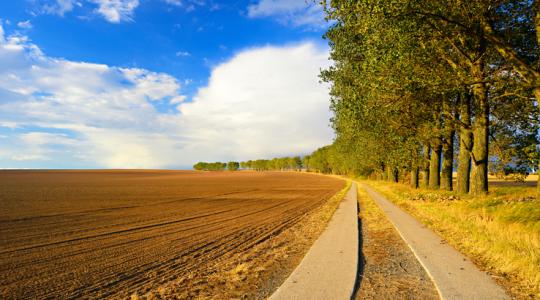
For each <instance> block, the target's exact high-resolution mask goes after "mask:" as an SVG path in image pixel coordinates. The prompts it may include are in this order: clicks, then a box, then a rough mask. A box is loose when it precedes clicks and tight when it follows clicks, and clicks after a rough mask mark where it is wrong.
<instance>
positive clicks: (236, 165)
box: [227, 161, 240, 171]
mask: <svg viewBox="0 0 540 300" xmlns="http://www.w3.org/2000/svg"><path fill="white" fill-rule="evenodd" d="M239 168H240V163H238V162H237V161H230V162H228V163H227V169H228V170H229V171H238V169H239Z"/></svg>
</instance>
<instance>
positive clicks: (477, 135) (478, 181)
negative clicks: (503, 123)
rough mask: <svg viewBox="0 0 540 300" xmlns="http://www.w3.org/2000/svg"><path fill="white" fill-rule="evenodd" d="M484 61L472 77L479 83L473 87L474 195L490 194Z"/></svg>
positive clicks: (473, 69)
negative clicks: (474, 105)
mask: <svg viewBox="0 0 540 300" xmlns="http://www.w3.org/2000/svg"><path fill="white" fill-rule="evenodd" d="M483 68H484V66H483V59H479V60H478V61H477V62H475V63H474V64H473V67H472V75H473V78H474V80H475V81H476V82H477V83H476V84H474V85H473V94H474V98H475V104H476V117H475V122H474V125H473V140H474V143H473V148H472V157H471V158H472V162H473V164H472V176H471V193H472V194H474V195H480V194H485V193H487V192H488V158H489V102H488V96H487V88H486V84H485V83H484V82H483V80H484V70H483Z"/></svg>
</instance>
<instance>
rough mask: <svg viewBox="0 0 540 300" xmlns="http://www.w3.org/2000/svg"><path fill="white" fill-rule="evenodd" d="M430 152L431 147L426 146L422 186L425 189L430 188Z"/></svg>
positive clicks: (423, 154) (423, 159)
mask: <svg viewBox="0 0 540 300" xmlns="http://www.w3.org/2000/svg"><path fill="white" fill-rule="evenodd" d="M430 151H431V147H430V145H429V144H427V145H424V149H423V153H422V182H421V185H420V186H421V187H422V188H425V189H427V188H428V187H429V160H430V159H431V156H430Z"/></svg>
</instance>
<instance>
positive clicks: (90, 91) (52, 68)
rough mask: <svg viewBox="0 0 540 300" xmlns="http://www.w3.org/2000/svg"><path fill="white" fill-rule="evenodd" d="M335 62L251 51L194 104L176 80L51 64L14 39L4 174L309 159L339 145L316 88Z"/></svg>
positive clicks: (3, 74) (1, 93)
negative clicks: (39, 168)
mask: <svg viewBox="0 0 540 300" xmlns="http://www.w3.org/2000/svg"><path fill="white" fill-rule="evenodd" d="M0 30H2V27H1V26H0ZM2 31H3V30H2ZM2 31H0V32H2ZM327 56H328V53H327V50H326V49H323V48H320V47H318V46H316V45H315V44H312V43H309V42H306V43H301V44H297V45H291V46H286V47H271V46H267V47H262V48H253V49H247V50H245V51H242V52H240V53H238V54H237V55H236V56H235V57H233V58H232V59H230V60H229V61H227V62H225V63H223V64H221V65H219V66H217V67H215V68H214V69H213V70H212V73H211V77H210V79H209V83H208V85H207V86H206V87H203V88H201V89H199V91H198V92H197V93H196V95H195V97H194V98H193V99H192V100H193V101H192V102H186V101H185V96H184V95H182V93H181V84H180V83H179V81H178V80H177V79H175V78H174V77H172V76H170V75H167V74H163V73H156V72H151V71H149V70H144V69H134V68H129V69H126V68H117V67H112V66H107V65H102V64H90V63H84V62H73V61H67V60H63V59H57V58H51V57H48V56H46V55H44V54H43V53H41V51H39V48H38V47H37V46H35V45H33V44H31V43H29V42H28V40H27V39H26V38H24V37H20V36H19V37H14V36H7V37H6V38H5V39H4V40H3V41H2V42H0V99H2V100H1V101H0V120H2V122H1V123H0V127H2V128H4V129H2V134H3V135H8V136H9V137H8V138H7V139H4V140H5V141H9V143H8V145H7V146H3V147H2V148H3V150H2V153H1V154H0V167H10V166H13V165H16V166H19V167H32V166H35V164H36V163H38V162H43V161H46V162H47V164H48V165H47V166H50V167H63V166H66V165H74V164H75V165H77V166H79V167H106V168H166V167H178V166H190V165H192V164H193V163H194V162H196V161H199V160H223V161H225V160H229V159H237V160H241V159H255V158H265V157H272V156H275V155H289V154H301V153H307V152H311V151H312V150H314V149H315V148H317V147H320V146H321V145H324V144H326V143H329V142H331V137H332V132H331V129H330V128H329V127H328V125H327V124H328V119H329V118H330V112H329V110H328V98H329V97H328V89H327V87H326V86H323V85H320V84H319V82H318V73H319V68H321V67H324V66H327V65H328V63H329V62H328V60H327ZM162 106H165V107H168V108H170V109H171V110H170V111H169V110H167V111H163V109H162ZM36 128H37V130H36ZM4 145H5V143H4Z"/></svg>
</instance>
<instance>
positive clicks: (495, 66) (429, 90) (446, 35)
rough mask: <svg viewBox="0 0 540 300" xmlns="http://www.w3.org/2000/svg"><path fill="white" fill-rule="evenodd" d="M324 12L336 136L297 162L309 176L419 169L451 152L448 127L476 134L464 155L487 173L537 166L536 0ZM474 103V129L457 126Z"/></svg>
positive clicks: (368, 2) (407, 0) (336, 4)
mask: <svg viewBox="0 0 540 300" xmlns="http://www.w3.org/2000/svg"><path fill="white" fill-rule="evenodd" d="M322 4H323V5H324V6H325V10H326V14H327V18H328V19H329V20H332V21H333V25H332V26H331V27H330V29H329V30H328V31H327V33H326V34H325V37H326V39H327V40H328V42H329V45H330V47H331V53H330V56H331V58H332V59H333V61H334V64H333V65H332V66H331V67H329V68H328V69H326V70H323V71H322V72H321V78H322V80H323V81H326V82H328V83H331V85H332V88H331V96H332V102H331V110H332V111H333V113H334V116H333V118H332V126H333V128H334V130H335V132H336V139H335V141H334V143H333V144H332V145H331V146H326V147H323V148H321V149H318V150H317V151H315V152H314V153H313V154H311V155H309V156H306V157H305V158H304V165H305V166H306V168H307V169H310V170H315V171H319V172H324V173H339V174H351V173H352V174H357V175H364V176H376V177H379V178H382V177H384V176H385V175H383V174H384V172H386V171H385V170H388V169H391V170H394V171H397V172H399V173H400V174H404V173H406V172H408V171H411V170H414V169H415V168H416V167H418V166H423V165H424V164H426V161H425V160H423V159H422V150H421V149H422V148H423V147H425V148H426V149H430V148H431V149H432V148H437V147H439V146H440V145H443V146H444V147H445V148H444V149H449V148H451V147H453V145H454V144H458V143H459V141H460V139H459V137H458V138H456V137H455V135H453V134H452V131H454V130H457V132H461V131H463V132H466V131H469V132H471V131H472V132H473V133H474V135H475V138H474V139H473V143H472V144H471V145H467V147H466V148H470V149H469V151H472V150H474V151H475V153H473V154H472V155H471V159H472V161H473V169H474V167H476V168H485V169H486V172H487V163H485V161H487V160H488V158H489V159H490V160H491V161H492V163H493V165H495V164H499V165H500V168H501V169H504V168H508V167H509V166H517V167H519V168H521V167H524V168H526V169H529V170H534V169H536V167H535V166H536V165H537V164H538V151H537V149H536V144H538V140H537V137H536V135H537V132H538V123H539V122H538V115H539V114H538V105H537V101H535V100H534V96H533V90H534V89H535V88H536V87H538V86H540V75H538V77H539V78H536V77H535V76H536V75H535V74H537V73H538V71H537V70H536V68H537V64H538V41H537V36H536V34H535V28H540V25H537V24H540V21H539V20H536V19H535V14H534V9H536V8H534V7H540V4H538V3H537V1H513V0H508V1H483V0H482V1H481V0H472V1H447V0H434V1H411V0H384V1H380V0H376V1H375V0H365V1H351V0H329V1H322ZM535 5H536V6H535ZM539 10H540V9H539ZM512 55H514V56H512ZM535 72H537V73H535ZM538 74H540V73H538ZM534 82H537V83H539V84H538V85H535V84H533V83H534ZM538 92H539V94H538V95H540V88H538ZM469 96H470V97H471V98H472V101H471V106H470V111H471V112H470V117H471V118H470V120H471V122H472V124H471V125H470V124H467V123H466V122H464V121H463V119H460V117H461V116H460V113H461V111H460V107H461V106H460V105H461V103H462V101H463V99H464V98H465V97H469ZM487 118H489V119H490V121H491V122H489V123H487V122H484V120H487ZM460 130H461V131H460ZM486 132H489V133H490V136H489V137H488V138H489V140H488V141H484V140H483V139H484V137H485V133H486ZM483 134H484V135H483ZM474 141H476V142H474ZM488 143H491V147H489V148H488ZM488 150H489V151H490V153H491V156H488ZM448 151H450V150H448ZM451 156H452V155H450V157H451ZM484 158H485V159H484ZM452 163H453V161H452ZM452 163H451V164H450V165H455V164H452ZM435 169H437V168H435ZM467 176H468V174H467ZM479 176H480V175H479ZM400 177H403V176H401V175H400Z"/></svg>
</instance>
